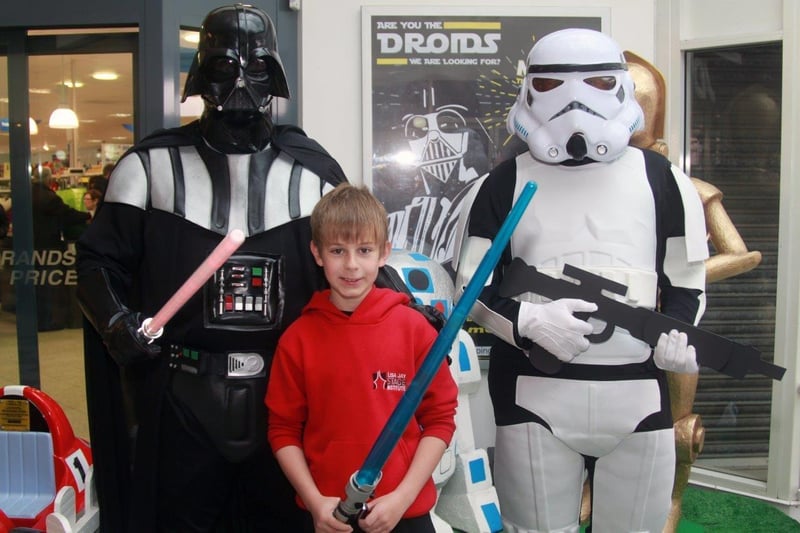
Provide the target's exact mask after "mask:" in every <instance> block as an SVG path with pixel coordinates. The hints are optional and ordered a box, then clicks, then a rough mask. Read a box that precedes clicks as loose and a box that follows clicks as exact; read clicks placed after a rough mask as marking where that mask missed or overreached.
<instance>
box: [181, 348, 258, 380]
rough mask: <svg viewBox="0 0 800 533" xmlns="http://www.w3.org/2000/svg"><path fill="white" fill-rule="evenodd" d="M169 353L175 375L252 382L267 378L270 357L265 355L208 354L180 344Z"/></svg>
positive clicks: (238, 352)
mask: <svg viewBox="0 0 800 533" xmlns="http://www.w3.org/2000/svg"><path fill="white" fill-rule="evenodd" d="M168 350H169V352H168V354H169V367H170V368H171V369H172V370H174V371H176V372H186V373H187V374H195V375H198V376H202V375H215V376H225V377H228V378H253V377H261V376H266V375H267V373H266V361H267V354H266V352H264V351H259V350H235V351H234V350H231V351H228V352H209V351H206V350H198V349H195V348H190V347H188V346H182V345H179V344H169V345H168Z"/></svg>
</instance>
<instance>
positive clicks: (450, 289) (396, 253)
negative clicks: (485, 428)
mask: <svg viewBox="0 0 800 533" xmlns="http://www.w3.org/2000/svg"><path fill="white" fill-rule="evenodd" d="M386 266H387V267H390V268H391V269H393V270H394V271H395V273H396V274H397V275H398V277H400V278H401V279H402V281H403V282H404V283H405V284H406V286H407V287H408V288H409V289H410V290H411V293H412V294H413V295H414V297H415V298H416V300H417V302H418V303H421V304H425V305H430V306H433V307H436V308H437V309H438V310H439V311H441V312H442V313H443V314H444V315H445V317H449V316H450V312H451V311H452V308H453V295H454V292H455V291H454V286H453V281H452V279H451V278H450V276H449V274H448V273H447V271H446V270H445V269H444V267H443V266H442V265H440V264H439V263H437V262H436V261H433V260H431V259H430V258H428V257H427V256H425V255H423V254H420V253H416V252H411V251H408V250H403V249H394V250H392V253H391V255H390V256H389V260H388V261H387V264H386ZM449 356H450V359H451V360H452V362H451V364H450V372H451V373H452V374H453V379H454V380H455V382H456V383H457V384H458V408H457V410H456V432H455V436H454V437H453V441H452V442H451V443H450V446H449V447H448V448H447V450H446V451H445V454H444V456H443V457H442V460H441V461H440V463H439V468H438V469H437V470H436V471H434V473H433V480H434V483H435V484H436V487H437V489H438V491H439V499H438V501H437V503H436V507H435V508H434V512H433V520H434V524H435V526H436V531H437V533H452V531H453V528H455V529H458V530H460V531H464V532H466V533H494V532H497V531H501V530H502V529H503V524H502V522H501V520H500V506H499V503H498V501H497V493H496V492H495V489H494V483H493V481H492V473H491V471H490V469H489V457H488V455H487V453H486V450H484V449H476V448H475V438H474V433H473V427H472V417H471V414H470V403H469V397H470V395H472V394H475V393H477V392H478V388H479V386H480V381H481V372H480V366H479V364H478V354H477V351H476V350H475V344H474V342H473V341H472V337H470V336H469V334H468V333H467V332H466V331H464V330H463V329H462V330H461V331H459V334H458V338H457V339H456V341H455V342H454V343H453V348H452V349H451V351H450V354H449Z"/></svg>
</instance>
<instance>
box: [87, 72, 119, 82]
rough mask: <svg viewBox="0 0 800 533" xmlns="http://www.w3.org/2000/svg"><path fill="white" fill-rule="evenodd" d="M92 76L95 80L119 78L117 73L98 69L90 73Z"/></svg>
mask: <svg viewBox="0 0 800 533" xmlns="http://www.w3.org/2000/svg"><path fill="white" fill-rule="evenodd" d="M92 77H93V78H94V79H96V80H102V81H111V80H116V79H117V78H119V74H117V73H116V72H113V71H111V70H98V71H97V72H95V73H94V74H92Z"/></svg>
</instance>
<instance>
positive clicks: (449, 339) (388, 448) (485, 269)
mask: <svg viewBox="0 0 800 533" xmlns="http://www.w3.org/2000/svg"><path fill="white" fill-rule="evenodd" d="M536 188H537V186H536V183H535V182H533V181H529V182H528V183H526V184H525V186H524V187H523V188H522V191H521V192H520V194H519V196H518V197H517V201H516V202H515V203H514V205H513V206H512V208H511V210H510V211H509V213H508V215H507V216H506V219H505V220H504V221H503V224H502V225H501V226H500V229H499V230H498V231H497V235H495V238H494V240H493V241H492V244H491V246H490V247H489V249H488V250H487V251H486V254H485V255H484V256H483V259H481V262H480V263H479V264H478V268H477V269H475V274H474V275H473V276H472V279H470V280H469V282H468V283H467V286H466V287H465V288H464V292H463V293H462V294H461V298H459V300H458V303H457V304H456V305H455V307H453V311H452V312H451V313H450V318H449V319H448V320H447V322H446V323H445V325H444V327H442V330H441V331H440V332H439V336H438V337H436V340H435V341H434V343H433V346H431V349H430V350H429V351H428V355H426V356H425V359H424V361H423V362H422V364H421V365H420V367H419V370H417V373H416V374H415V375H414V379H412V380H411V383H410V384H409V385H408V389H407V390H406V392H405V394H403V396H402V397H401V398H400V401H399V402H398V404H397V405H396V406H395V408H394V411H392V414H391V416H390V417H389V420H388V421H387V422H386V425H385V426H384V427H383V429H382V430H381V432H380V434H379V435H378V438H377V440H376V441H375V443H374V444H373V445H372V448H371V449H370V451H369V454H367V458H366V459H365V460H364V463H363V465H362V466H361V469H359V470H358V471H356V473H354V474H353V476H352V477H351V481H350V484H351V485H354V486H355V487H357V488H358V487H372V488H373V489H374V487H375V486H376V485H377V484H378V481H379V480H380V475H381V473H380V471H381V469H382V468H383V465H384V464H385V463H386V460H387V459H388V458H389V454H390V453H391V452H392V450H393V449H394V447H395V446H396V445H397V443H398V441H399V440H400V437H401V436H402V434H403V431H405V428H406V427H407V426H408V423H409V421H410V420H411V417H412V416H413V415H414V412H415V411H416V410H417V407H418V406H419V404H420V402H421V401H422V397H423V395H424V394H425V391H426V390H427V389H428V386H429V385H430V384H431V381H433V378H434V376H435V375H436V373H437V372H438V370H439V367H440V366H441V364H442V361H443V360H444V357H445V356H446V355H447V354H448V353H449V352H450V350H451V348H452V346H453V342H454V341H455V339H456V337H457V336H458V331H459V330H460V329H461V326H463V325H464V321H465V320H466V319H467V315H468V314H469V311H470V310H471V309H472V306H473V305H474V304H475V302H476V301H477V299H478V296H479V295H480V293H481V291H482V290H483V287H484V286H485V285H486V281H487V280H488V279H489V276H490V275H491V273H492V272H493V271H494V269H495V267H496V266H497V263H498V262H499V261H500V257H501V256H502V254H503V251H504V250H505V248H506V246H508V243H509V241H510V240H511V234H512V233H513V232H514V229H515V228H516V227H517V224H518V223H519V221H520V219H521V218H522V215H523V214H524V213H525V209H526V208H527V207H528V204H529V203H530V201H531V199H532V198H533V195H534V193H535V192H536ZM363 492H364V490H360V491H359V492H358V493H357V494H356V496H360V495H361V494H362V493H363ZM345 494H347V499H348V500H350V494H349V492H348V490H347V488H345ZM354 498H355V496H354ZM364 501H366V500H364ZM357 505H358V504H357V503H355V500H354V501H353V502H350V501H346V502H343V503H340V505H339V507H340V508H342V509H348V510H349V509H354V508H355V507H356V506H357ZM335 514H336V513H334V515H335ZM337 518H338V517H337ZM339 520H341V519H339ZM342 521H344V520H342Z"/></svg>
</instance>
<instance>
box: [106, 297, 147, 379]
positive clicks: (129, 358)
mask: <svg viewBox="0 0 800 533" xmlns="http://www.w3.org/2000/svg"><path fill="white" fill-rule="evenodd" d="M144 319H145V317H143V316H142V314H141V313H134V312H133V311H130V310H128V309H126V310H124V311H120V312H119V313H117V314H116V315H114V316H113V317H112V318H111V320H110V321H109V323H108V327H107V328H105V330H104V331H101V332H100V336H101V337H103V343H104V344H105V345H106V348H108V353H109V354H111V357H112V358H113V359H114V361H115V362H116V363H117V364H118V365H119V366H121V367H126V366H129V365H131V364H133V363H136V362H138V361H143V360H146V359H152V358H154V357H156V356H158V354H160V353H161V346H159V345H158V344H152V343H150V342H148V339H147V337H145V336H144V335H142V334H141V333H140V332H139V328H140V327H141V325H142V321H144Z"/></svg>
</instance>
